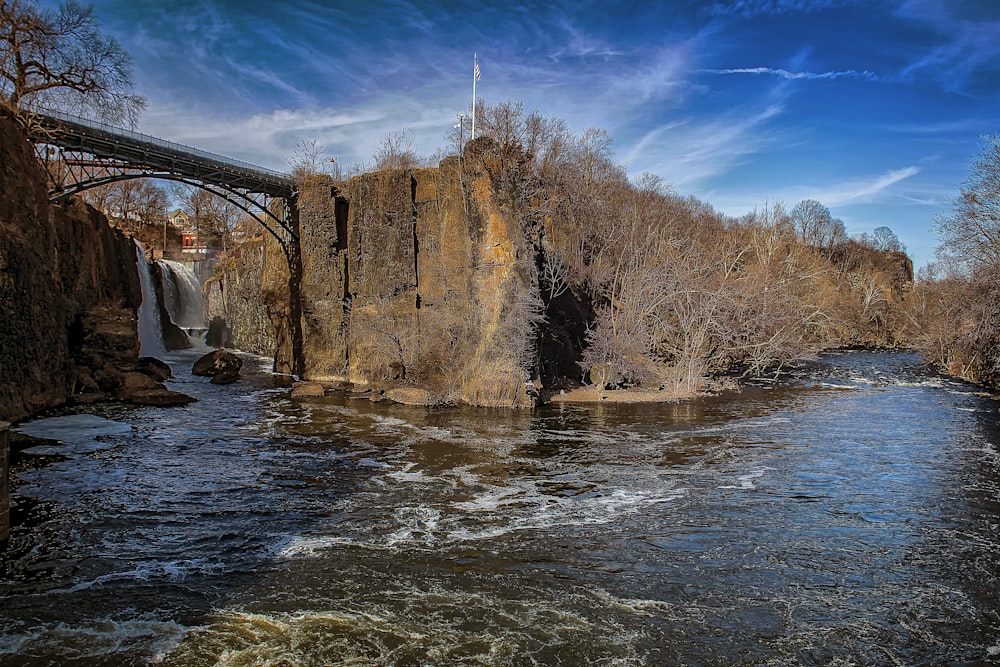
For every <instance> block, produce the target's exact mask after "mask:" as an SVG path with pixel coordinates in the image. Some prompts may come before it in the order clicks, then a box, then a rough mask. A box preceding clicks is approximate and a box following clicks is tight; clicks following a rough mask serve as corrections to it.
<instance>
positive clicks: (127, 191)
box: [83, 179, 167, 233]
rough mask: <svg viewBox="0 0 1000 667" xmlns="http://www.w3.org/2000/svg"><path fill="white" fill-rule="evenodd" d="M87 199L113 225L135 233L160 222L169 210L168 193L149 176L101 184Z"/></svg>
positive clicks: (89, 192) (84, 194) (91, 191)
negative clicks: (148, 178) (149, 178)
mask: <svg viewBox="0 0 1000 667" xmlns="http://www.w3.org/2000/svg"><path fill="white" fill-rule="evenodd" d="M83 197H84V199H85V200H86V201H87V202H88V203H89V204H91V205H92V206H94V207H95V208H97V209H98V210H100V211H101V212H103V213H104V214H105V215H106V216H107V217H108V219H109V220H110V221H111V223H112V224H113V225H115V226H116V227H119V228H121V229H124V230H125V231H127V232H130V233H134V232H137V231H139V230H140V229H141V228H142V227H145V226H149V225H160V224H162V223H163V218H164V216H166V213H167V193H166V192H165V191H164V190H163V188H160V187H158V186H157V185H155V183H153V182H151V181H149V180H147V179H129V180H124V181H116V182H114V183H109V184H107V185H101V186H97V187H95V188H91V189H89V190H85V191H84V193H83Z"/></svg>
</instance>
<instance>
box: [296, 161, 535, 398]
mask: <svg viewBox="0 0 1000 667" xmlns="http://www.w3.org/2000/svg"><path fill="white" fill-rule="evenodd" d="M489 166H490V165H488V164H487V163H486V161H485V160H484V158H483V157H482V156H481V155H480V154H478V153H473V152H472V151H469V152H468V154H467V157H466V164H465V170H464V173H463V172H462V170H461V165H460V164H459V161H458V160H457V159H455V158H452V159H448V160H445V161H444V162H443V163H442V164H441V166H440V167H439V168H435V169H399V170H392V171H384V172H378V173H373V174H366V175H364V176H361V177H358V178H355V179H352V180H351V181H349V182H348V183H347V184H346V185H345V186H344V187H343V188H342V190H340V191H337V192H334V190H333V188H332V187H331V183H330V182H329V181H328V180H325V179H324V178H323V177H317V178H316V179H313V180H309V181H307V182H306V183H305V184H304V187H303V188H302V191H301V194H300V197H299V224H300V231H301V234H300V240H301V249H302V281H301V285H300V299H301V303H302V338H303V360H304V372H303V376H304V377H306V378H309V379H313V380H320V381H337V380H347V381H350V382H354V383H357V384H365V385H370V386H372V387H375V388H384V389H392V388H398V387H420V388H421V389H423V390H425V391H426V392H427V395H428V398H427V399H424V398H422V399H421V402H424V401H425V400H426V401H446V402H464V403H470V404H473V405H489V406H517V407H524V406H528V405H531V404H533V400H534V399H533V398H532V397H531V396H529V395H528V394H527V393H526V391H525V381H526V380H528V379H530V377H531V375H530V373H531V368H532V365H533V356H532V354H533V340H534V337H535V336H536V331H535V325H536V324H537V319H536V316H537V314H538V310H539V308H540V300H539V299H538V294H537V293H538V279H537V271H536V269H535V258H536V248H535V246H534V245H533V243H532V235H531V232H530V229H529V225H530V222H529V220H528V219H527V218H526V217H524V216H522V215H520V211H518V210H517V207H516V206H511V205H506V204H505V203H504V202H502V200H501V198H500V197H498V193H497V189H498V186H497V183H496V179H497V178H498V177H500V176H502V174H499V173H498V172H496V171H491V169H489V168H488V167H489ZM397 393H398V392H397ZM421 396H422V397H423V395H421Z"/></svg>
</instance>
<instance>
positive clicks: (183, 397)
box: [124, 388, 198, 406]
mask: <svg viewBox="0 0 1000 667" xmlns="http://www.w3.org/2000/svg"><path fill="white" fill-rule="evenodd" d="M124 400H126V401H128V402H129V403H136V404H138V405H161V406H169V405H187V404H188V403H191V402H193V401H196V400H198V399H196V398H194V397H193V396H188V395H187V394H182V393H180V392H179V391H170V390H169V389H163V388H160V389H144V390H141V391H137V392H134V393H132V394H129V395H128V396H126V397H125V398H124Z"/></svg>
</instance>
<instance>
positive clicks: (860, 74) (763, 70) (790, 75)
mask: <svg viewBox="0 0 1000 667" xmlns="http://www.w3.org/2000/svg"><path fill="white" fill-rule="evenodd" d="M701 71H702V72H706V73H708V74H770V75H772V76H776V77H778V78H781V79H787V80H789V81H795V80H799V79H806V80H810V81H815V80H822V79H843V78H850V79H868V80H871V81H876V80H878V76H877V75H876V74H875V73H874V72H869V71H868V70H863V71H859V70H856V69H848V70H841V71H834V72H790V71H789V70H787V69H781V68H780V67H738V68H731V69H705V70H701Z"/></svg>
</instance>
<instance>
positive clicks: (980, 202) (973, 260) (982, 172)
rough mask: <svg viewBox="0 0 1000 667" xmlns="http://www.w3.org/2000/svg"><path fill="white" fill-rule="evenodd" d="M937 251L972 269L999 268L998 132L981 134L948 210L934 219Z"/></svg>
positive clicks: (999, 196) (999, 195)
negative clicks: (976, 154) (938, 243)
mask: <svg viewBox="0 0 1000 667" xmlns="http://www.w3.org/2000/svg"><path fill="white" fill-rule="evenodd" d="M935 226H936V229H937V233H938V236H939V237H940V238H941V247H940V248H939V254H941V255H943V256H947V257H950V258H952V259H955V260H957V261H959V262H961V263H962V264H964V265H966V266H967V267H968V268H970V269H972V270H976V269H992V270H994V271H995V270H997V269H998V268H1000V135H993V136H988V137H983V148H982V151H981V153H980V154H979V157H978V158H977V159H976V160H975V162H973V163H972V166H971V167H970V169H969V175H968V177H967V178H966V179H965V182H964V183H963V184H962V187H961V190H960V191H959V195H958V197H957V198H956V199H955V200H954V201H953V202H952V211H951V213H949V214H946V215H942V216H940V217H938V219H937V220H936V225H935Z"/></svg>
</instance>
